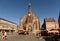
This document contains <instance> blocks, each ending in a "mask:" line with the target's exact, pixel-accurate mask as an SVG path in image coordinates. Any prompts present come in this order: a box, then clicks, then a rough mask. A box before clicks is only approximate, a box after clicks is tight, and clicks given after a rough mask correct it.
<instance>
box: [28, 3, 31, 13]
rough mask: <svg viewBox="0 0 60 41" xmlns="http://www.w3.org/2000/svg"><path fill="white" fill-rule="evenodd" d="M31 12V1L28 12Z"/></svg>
mask: <svg viewBox="0 0 60 41" xmlns="http://www.w3.org/2000/svg"><path fill="white" fill-rule="evenodd" d="M30 12H31V4H30V3H29V5H28V13H30Z"/></svg>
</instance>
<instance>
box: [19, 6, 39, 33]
mask: <svg viewBox="0 0 60 41" xmlns="http://www.w3.org/2000/svg"><path fill="white" fill-rule="evenodd" d="M18 30H19V31H20V30H23V31H28V32H31V33H36V32H38V31H39V30H40V20H39V18H38V17H37V16H36V15H35V14H34V13H33V12H32V10H31V6H30V5H28V11H27V12H26V13H25V14H24V16H23V17H21V19H20V23H19V27H18Z"/></svg>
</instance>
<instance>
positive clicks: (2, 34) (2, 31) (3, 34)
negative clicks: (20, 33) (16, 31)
mask: <svg viewBox="0 0 60 41" xmlns="http://www.w3.org/2000/svg"><path fill="white" fill-rule="evenodd" d="M4 33H5V32H4V31H2V39H4Z"/></svg>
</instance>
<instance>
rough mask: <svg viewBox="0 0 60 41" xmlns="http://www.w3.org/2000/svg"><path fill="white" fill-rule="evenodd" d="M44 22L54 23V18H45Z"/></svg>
mask: <svg viewBox="0 0 60 41" xmlns="http://www.w3.org/2000/svg"><path fill="white" fill-rule="evenodd" d="M44 20H45V22H55V20H54V18H45V19H44Z"/></svg>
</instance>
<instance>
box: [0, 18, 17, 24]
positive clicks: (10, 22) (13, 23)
mask: <svg viewBox="0 0 60 41" xmlns="http://www.w3.org/2000/svg"><path fill="white" fill-rule="evenodd" d="M0 20H4V21H7V22H10V23H13V24H16V23H14V22H11V21H9V20H6V19H4V18H0ZM16 25H17V24H16Z"/></svg>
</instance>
